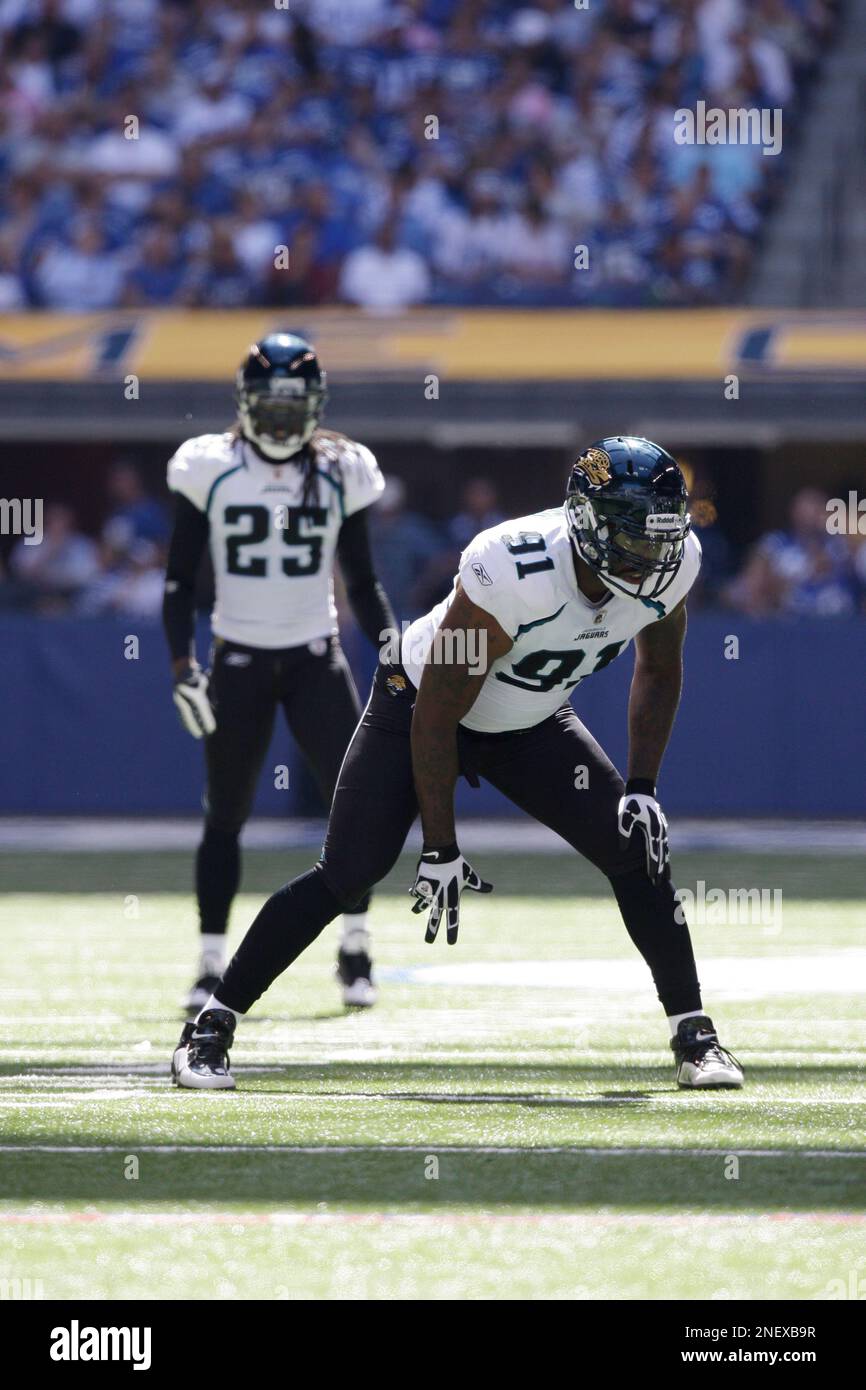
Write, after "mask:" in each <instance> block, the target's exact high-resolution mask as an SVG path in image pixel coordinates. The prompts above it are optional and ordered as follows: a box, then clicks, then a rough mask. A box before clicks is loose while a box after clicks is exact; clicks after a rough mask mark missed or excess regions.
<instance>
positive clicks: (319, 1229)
mask: <svg viewBox="0 0 866 1390" xmlns="http://www.w3.org/2000/svg"><path fill="white" fill-rule="evenodd" d="M470 838H471V837H470ZM467 843H468V841H467ZM307 858H308V856H306V855H305V856H302V857H292V856H290V855H289V856H286V855H275V854H269V853H258V854H250V855H248V856H247V860H246V876H245V892H244V895H243V896H242V897H241V898H240V899H239V900H238V902H237V904H236V907H235V913H234V917H233V924H234V929H233V933H232V938H233V940H237V939H238V937H239V935H240V934H241V932H242V931H243V929H244V928H245V926H246V924H247V923H248V922H249V921H250V920H251V917H252V915H253V913H254V912H255V909H256V907H257V905H258V903H259V902H260V901H261V895H262V894H263V893H265V892H267V891H268V890H269V889H270V888H272V887H274V886H276V885H277V884H279V883H280V882H281V881H283V880H284V879H285V878H286V877H287V875H289V874H291V873H292V872H294V871H296V870H297V869H299V868H303V867H307ZM479 867H480V868H481V870H482V872H484V873H485V876H489V877H490V878H491V879H492V880H493V882H494V883H495V884H496V888H497V892H496V893H495V894H494V895H493V896H492V897H490V898H479V897H475V896H471V895H470V897H469V898H468V900H465V902H466V907H465V911H464V923H463V927H462V931H461V940H460V943H459V945H458V947H457V948H448V947H447V946H446V945H445V943H444V942H439V943H437V945H436V946H435V947H432V948H431V947H427V946H425V945H424V943H423V941H422V939H421V937H422V930H421V927H420V925H419V919H418V918H415V917H413V916H412V915H411V914H410V913H409V912H408V910H407V898H406V896H405V892H406V887H407V884H408V881H409V878H410V874H411V866H410V863H409V862H408V861H404V862H403V863H402V864H401V865H400V866H399V867H398V869H397V870H396V871H395V873H394V874H393V875H392V876H391V878H390V880H389V881H388V882H387V883H386V884H385V885H384V886H383V889H382V890H381V891H380V892H379V894H378V896H377V898H376V901H375V904H374V909H373V929H374V937H375V947H376V961H377V967H378V969H379V973H380V977H381V982H382V997H381V1002H380V1004H379V1005H378V1006H377V1008H376V1009H375V1010H373V1011H371V1012H369V1013H365V1014H359V1015H348V1016H347V1015H344V1014H343V1012H342V1010H341V1009H340V1007H339V1003H338V997H337V992H336V989H335V986H334V983H333V979H332V959H333V951H334V943H335V933H336V928H331V929H329V930H328V931H327V932H326V933H325V934H324V935H323V937H322V938H320V940H319V941H318V942H317V943H316V944H315V945H314V946H313V948H312V949H311V950H310V951H309V952H308V953H307V954H306V955H305V956H303V957H302V959H301V960H300V961H299V962H298V963H297V965H296V967H294V968H293V970H292V971H290V972H289V973H288V974H287V975H286V976H284V977H283V978H282V979H281V980H280V981H278V982H277V984H276V985H275V986H274V988H273V989H272V990H271V991H270V992H269V994H268V995H267V996H266V998H265V1000H263V1001H262V1002H261V1004H260V1005H259V1006H258V1007H257V1009H256V1011H255V1012H254V1013H253V1014H252V1015H251V1016H250V1018H249V1020H247V1021H246V1022H245V1023H244V1024H242V1025H241V1028H240V1029H239V1037H238V1044H237V1048H236V1051H235V1055H234V1064H235V1068H236V1072H237V1075H238V1079H239V1083H240V1087H241V1089H240V1090H239V1091H238V1092H237V1093H236V1094H233V1095H219V1094H212V1095H200V1094H190V1093H182V1094H179V1093H177V1092H175V1091H173V1090H172V1089H171V1088H170V1087H169V1086H168V1084H167V1062H168V1056H169V1053H170V1050H171V1047H172V1045H173V1043H174V1042H175V1040H176V1037H177V1033H178V1030H179V1019H180V1015H179V1013H178V1011H177V1007H176V1006H177V1001H178V999H179V998H180V996H181V994H182V992H183V990H184V988H185V986H186V985H187V984H188V983H189V974H190V966H191V963H192V961H193V959H194V950H195V931H194V912H193V906H192V901H191V896H190V893H189V889H188V884H189V880H190V877H191V865H190V861H189V856H187V855H175V854H161V855H158V856H149V855H140V856H135V855H103V856H91V855H40V856H38V858H37V857H35V856H31V855H26V854H21V855H17V856H11V855H10V856H5V857H4V858H3V860H2V861H0V870H2V872H3V882H4V885H5V887H6V889H7V892H6V895H5V897H4V898H3V900H2V906H0V942H2V949H3V958H4V960H5V961H6V963H7V970H6V972H5V973H6V983H5V985H4V987H3V989H2V998H0V1008H2V1017H3V1024H4V1026H3V1030H2V1042H0V1146H2V1147H0V1225H2V1228H3V1239H2V1250H3V1255H2V1260H0V1284H2V1283H3V1281H4V1280H5V1281H12V1285H13V1286H14V1281H15V1280H19V1281H27V1280H29V1281H30V1285H29V1287H33V1286H34V1284H35V1285H36V1286H38V1287H39V1289H40V1291H41V1292H42V1293H43V1294H44V1296H45V1297H46V1298H53V1297H57V1298H94V1299H95V1298H105V1297H108V1298H111V1297H124V1298H126V1297H129V1298H144V1299H148V1298H164V1297H181V1296H182V1297H193V1298H202V1299H204V1298H214V1297H218V1298H257V1297H261V1298H267V1299H293V1298H299V1297H330V1298H353V1297H367V1298H407V1297H408V1298H416V1297H422V1298H426V1297H432V1298H440V1297H441V1298H461V1299H462V1298H473V1297H489V1298H498V1297H508V1298H560V1297H563V1298H635V1297H650V1298H687V1297H688V1298H693V1297H696V1296H697V1297H716V1298H725V1297H746V1298H757V1299H762V1298H779V1297H783V1298H784V1297H788V1298H801V1299H810V1298H826V1297H830V1296H834V1295H836V1296H841V1293H840V1291H842V1290H845V1289H850V1288H852V1287H854V1288H856V1287H858V1284H857V1281H858V1279H862V1277H863V1275H864V1273H866V1239H864V1238H866V1157H864V1154H866V1142H864V1138H866V1136H864V1132H863V1104H864V1102H863V1090H862V1064H863V1055H864V1049H866V1039H864V1030H863V1023H862V994H860V995H858V992H857V991H858V989H859V990H862V983H863V982H862V975H861V977H860V978H859V979H858V978H857V976H856V973H855V972H856V971H857V970H860V969H862V959H863V957H862V954H861V952H862V949H863V932H862V901H861V898H862V886H861V885H862V863H861V862H859V861H857V860H855V859H848V858H845V857H837V858H832V859H825V860H821V859H817V858H815V859H807V858H802V859H794V858H786V857H772V856H750V857H748V858H738V857H734V856H728V855H702V856H700V857H697V856H688V855H683V856H679V857H678V859H677V863H676V871H677V881H678V882H679V883H680V884H681V885H682V886H683V887H694V885H695V883H696V880H698V879H704V880H705V881H706V882H707V884H708V885H710V886H713V887H721V888H723V889H728V888H731V887H746V886H749V887H752V886H757V887H766V888H769V889H774V888H778V889H781V890H782V893H783V908H782V919H781V922H779V921H778V920H776V921H774V922H773V923H772V924H769V925H768V924H767V923H760V922H749V921H740V922H733V923H732V922H726V923H719V924H715V925H697V926H695V927H694V929H693V934H694V937H695V943H696V949H697V952H698V957H699V962H700V961H702V960H703V961H705V962H706V965H705V967H704V968H703V969H702V972H701V973H702V978H703V980H704V985H705V996H706V1001H707V1006H708V1008H710V1009H711V1011H712V1012H713V1014H714V1017H715V1018H716V1021H717V1023H718V1024H719V1026H720V1028H721V1030H722V1035H723V1040H724V1041H726V1042H728V1043H729V1044H730V1045H731V1046H733V1047H734V1050H735V1051H737V1053H738V1054H739V1055H740V1056H741V1058H742V1060H743V1061H744V1063H745V1065H746V1067H747V1073H748V1087H747V1089H746V1090H745V1091H744V1092H742V1093H721V1094H717V1095H706V1094H704V1095H698V1094H695V1095H692V1094H680V1093H678V1092H677V1091H676V1089H675V1088H674V1086H673V1072H672V1066H671V1061H670V1054H669V1052H668V1049H667V1046H666V1035H665V1026H664V1021H663V1019H662V1018H661V1016H660V1012H659V1009H658V1005H657V1004H656V1002H655V1000H654V997H653V991H652V987H651V984H650V983H649V980H648V977H647V978H646V980H643V978H642V977H641V976H640V975H639V974H638V975H637V976H635V973H634V972H635V969H636V966H635V964H634V962H635V959H636V958H635V955H634V951H633V949H632V947H631V945H630V943H629V942H628V939H627V937H626V935H625V932H624V930H623V928H622V925H621V923H620V921H619V918H618V914H617V911H616V907H615V904H614V903H613V902H612V900H610V898H609V896H608V894H607V893H606V892H605V884H604V881H603V880H602V879H601V878H600V877H599V876H598V875H597V874H596V873H595V872H594V871H593V870H591V869H590V868H589V867H588V866H586V865H583V864H581V863H580V862H579V861H577V860H576V858H575V857H573V856H568V855H563V856H537V857H522V856H509V857H505V856H493V855H484V856H483V863H479ZM828 960H829V963H830V968H829V970H828ZM731 962H733V963H734V964H733V970H732V968H731ZM836 962H838V970H836V966H835V963H836ZM13 967H14V968H13ZM433 968H435V970H436V971H438V972H439V973H438V974H434V975H433V976H432V977H431V976H430V974H429V971H430V970H431V969H433ZM637 968H640V967H639V962H638V967H637ZM714 980H715V981H717V982H718V987H714ZM9 1286H10V1285H9V1284H8V1282H7V1284H5V1285H4V1287H9Z"/></svg>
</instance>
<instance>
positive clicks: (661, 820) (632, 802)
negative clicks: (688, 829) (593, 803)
mask: <svg viewBox="0 0 866 1390" xmlns="http://www.w3.org/2000/svg"><path fill="white" fill-rule="evenodd" d="M646 785H648V786H652V783H648V784H646ZM631 786H632V783H631V782H627V783H626V789H625V795H624V796H622V797H620V802H619V810H618V817H619V833H620V835H624V836H625V838H626V839H627V840H628V839H631V836H632V835H633V834H634V832H635V831H638V832H639V833H640V834H641V835H642V836H643V839H644V847H645V849H646V871H647V873H648V874H649V876H650V879H651V880H652V882H653V883H659V882H661V881H662V880H664V879H666V878H670V872H671V866H670V849H669V848H668V823H667V818H666V816H665V813H664V811H663V810H662V808H661V806H660V805H659V803H658V801H657V800H656V797H655V789H654V788H653V791H652V793H650V792H649V791H630V790H629V788H630V787H631Z"/></svg>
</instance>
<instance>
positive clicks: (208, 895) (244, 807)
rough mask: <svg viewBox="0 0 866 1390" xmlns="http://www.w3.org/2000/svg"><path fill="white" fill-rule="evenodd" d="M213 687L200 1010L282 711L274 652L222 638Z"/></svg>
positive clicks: (199, 888) (198, 871)
mask: <svg viewBox="0 0 866 1390" xmlns="http://www.w3.org/2000/svg"><path fill="white" fill-rule="evenodd" d="M210 694H211V699H212V702H213V706H214V712H215V714H216V729H215V730H214V732H213V733H212V734H211V735H210V736H209V737H208V738H207V739H206V740H205V766H206V771H207V781H206V786H205V793H204V807H205V822H204V833H203V835H202V839H201V842H200V844H199V847H198V851H197V853H196V863H195V886H196V898H197V900H198V913H199V929H200V932H201V956H200V960H199V966H198V974H197V978H196V982H195V984H194V985H193V986H192V989H191V990H190V992H189V995H188V997H187V1000H186V1006H187V1008H188V1009H189V1010H190V1012H195V1013H197V1012H198V1011H199V1009H201V1008H202V1007H203V1006H204V1003H205V1001H206V1000H207V999H208V998H209V997H210V995H211V994H212V993H213V989H214V984H215V983H216V981H217V980H218V979H219V977H220V975H221V974H222V972H223V970H224V969H225V963H226V957H225V942H226V932H227V930H228V920H229V912H230V909H231V905H232V901H233V899H234V897H235V894H236V893H237V891H238V888H239V886H240V877H241V851H240V832H241V829H242V828H243V825H244V822H245V821H246V820H247V817H248V816H249V813H250V808H251V806H252V803H253V797H254V796H255V790H256V783H257V782H258V778H259V773H260V771H261V767H262V762H263V760H264V757H265V754H266V753H267V750H268V744H269V743H270V740H271V733H272V731H273V726H274V716H275V713H276V696H275V691H274V681H273V673H272V666H271V656H270V653H268V652H263V651H251V650H250V649H248V648H243V647H238V646H236V645H235V644H233V643H230V642H218V643H217V644H216V646H215V650H214V659H213V668H212V672H211V680H210Z"/></svg>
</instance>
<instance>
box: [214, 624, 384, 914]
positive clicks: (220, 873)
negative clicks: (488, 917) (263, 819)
mask: <svg viewBox="0 0 866 1390" xmlns="http://www.w3.org/2000/svg"><path fill="white" fill-rule="evenodd" d="M209 693H210V697H211V701H212V703H213V706H214V711H215V713H216V721H217V725H216V730H215V731H214V733H212V734H211V735H210V737H209V738H207V739H206V740H205V763H206V768H207V783H206V788H205V794H204V808H205V826H204V835H203V838H202V841H201V844H200V845H199V849H198V854H197V857H196V894H197V897H198V905H199V918H200V923H201V930H202V931H203V932H209V933H214V934H222V933H224V932H225V930H226V925H227V922H228V914H229V909H230V907H231V903H232V899H233V898H234V896H235V893H236V892H237V890H238V887H239V884H240V847H239V844H238V836H239V834H240V831H241V829H242V827H243V825H244V823H245V822H246V820H247V818H248V817H249V814H250V810H251V808H252V804H253V799H254V797H255V793H256V786H257V784H258V780H259V776H260V774H261V770H262V764H263V762H264V759H265V755H266V754H267V751H268V747H269V745H270V741H271V735H272V733H273V729H274V720H275V718H276V714H277V710H278V709H282V711H283V713H284V715H285V719H286V723H287V724H288V726H289V730H290V732H291V733H292V735H293V736H294V739H295V742H296V743H297V745H298V747H299V748H300V750H301V752H302V754H303V756H304V759H305V760H306V762H307V764H308V766H309V768H310V770H311V772H312V774H313V777H314V778H315V781H316V784H317V786H318V788H319V792H320V794H321V797H322V800H323V802H324V803H325V805H326V806H330V804H331V797H332V796H333V794H334V787H335V786H336V782H337V775H338V773H339V771H340V764H341V763H342V761H343V755H344V753H345V751H346V745H347V744H348V742H349V739H350V738H351V737H352V733H353V731H354V728H355V725H356V723H357V721H358V714H359V712H360V701H359V700H358V693H357V691H356V689H355V684H354V681H353V680H352V674H351V672H350V670H349V665H348V662H347V661H346V658H345V656H344V654H343V650H342V648H341V646H340V643H339V640H338V639H337V638H336V637H332V638H330V639H325V638H322V639H321V640H320V641H318V642H313V643H310V644H308V645H306V646H302V647H289V648H285V649H280V650H270V649H266V648H263V647H246V646H242V645H241V644H240V643H237V642H227V641H224V640H223V639H222V638H217V639H216V641H215V643H214V649H213V656H212V663H211V676H210V687H209ZM363 897H364V895H363V894H359V902H358V910H359V911H363V910H365V908H366V903H363V902H361V899H362V898H363Z"/></svg>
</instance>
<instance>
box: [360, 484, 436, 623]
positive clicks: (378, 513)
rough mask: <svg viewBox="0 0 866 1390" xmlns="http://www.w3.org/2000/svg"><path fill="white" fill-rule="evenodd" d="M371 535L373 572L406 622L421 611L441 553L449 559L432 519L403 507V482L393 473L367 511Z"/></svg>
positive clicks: (399, 616)
mask: <svg viewBox="0 0 866 1390" xmlns="http://www.w3.org/2000/svg"><path fill="white" fill-rule="evenodd" d="M370 537H371V544H372V551H373V557H374V560H375V562H376V573H377V574H378V576H379V578H380V579H381V581H382V584H383V586H384V588H385V592H386V593H387V595H388V597H389V598H390V600H391V603H392V604H393V607H394V612H395V614H396V616H397V618H398V620H399V621H401V622H402V621H404V620H405V621H409V620H411V619H413V618H417V617H418V615H419V614H420V613H423V612H424V608H425V604H424V596H425V595H426V591H427V588H428V586H429V583H430V580H431V575H432V574H434V572H435V576H436V578H435V580H434V581H433V582H434V583H438V582H439V579H440V569H441V565H440V564H439V563H438V562H441V560H442V558H443V556H445V557H446V559H447V560H450V548H449V547H447V546H446V545H445V544H444V542H443V540H442V538H441V537H440V535H439V534H438V532H437V530H436V528H435V527H434V526H433V524H432V522H430V521H428V520H427V518H426V517H424V516H421V515H420V514H419V513H418V512H413V511H409V510H408V508H407V506H406V484H405V483H404V482H403V480H402V478H397V477H395V476H394V475H393V474H392V475H391V476H390V477H388V478H387V479H386V481H385V491H384V492H383V493H382V496H381V498H380V499H379V502H378V504H377V505H376V506H375V507H374V508H372V510H371V514H370Z"/></svg>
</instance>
